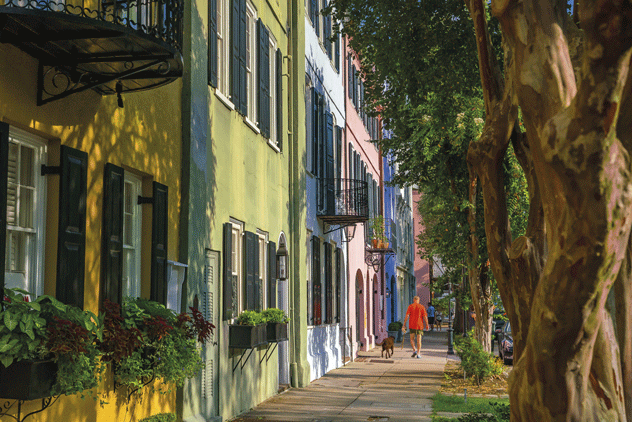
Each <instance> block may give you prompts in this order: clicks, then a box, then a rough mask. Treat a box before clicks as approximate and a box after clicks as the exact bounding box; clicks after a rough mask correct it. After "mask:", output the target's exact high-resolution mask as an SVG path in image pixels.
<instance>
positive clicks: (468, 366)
mask: <svg viewBox="0 0 632 422" xmlns="http://www.w3.org/2000/svg"><path fill="white" fill-rule="evenodd" d="M454 349H455V350H456V352H457V354H458V355H459V357H460V358H461V368H462V369H463V370H464V371H465V373H466V374H467V375H469V376H471V377H474V380H475V381H476V383H477V384H478V385H481V383H482V382H483V381H485V380H486V379H487V378H489V377H492V376H496V375H500V374H502V371H503V365H502V363H501V362H499V361H498V360H497V359H496V357H495V356H494V355H492V354H491V353H488V352H485V350H484V349H483V346H482V345H481V344H480V343H479V342H478V341H476V339H474V338H473V332H471V333H470V335H469V336H468V337H461V338H457V339H456V341H455V344H454Z"/></svg>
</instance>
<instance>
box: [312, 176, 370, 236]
mask: <svg viewBox="0 0 632 422" xmlns="http://www.w3.org/2000/svg"><path fill="white" fill-rule="evenodd" d="M317 197H318V201H317V202H318V212H317V215H318V217H319V218H320V219H322V220H323V221H324V222H326V223H328V224H330V225H343V226H344V225H350V224H355V223H361V222H363V221H366V220H367V219H368V218H369V187H368V183H367V182H365V181H362V180H356V179H342V178H322V179H318V190H317Z"/></svg>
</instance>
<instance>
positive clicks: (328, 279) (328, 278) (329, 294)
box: [324, 242, 334, 324]
mask: <svg viewBox="0 0 632 422" xmlns="http://www.w3.org/2000/svg"><path fill="white" fill-rule="evenodd" d="M331 258H332V247H331V243H329V242H325V260H324V261H325V303H326V305H325V306H326V308H325V324H331V323H333V318H334V314H333V303H334V292H333V278H332V277H333V274H332V268H331V264H332V262H331Z"/></svg>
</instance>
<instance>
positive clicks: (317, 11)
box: [312, 0, 320, 37]
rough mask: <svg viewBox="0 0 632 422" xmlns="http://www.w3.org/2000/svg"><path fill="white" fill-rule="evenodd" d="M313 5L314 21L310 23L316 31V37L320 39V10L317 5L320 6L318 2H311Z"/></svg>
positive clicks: (316, 0) (315, 0) (313, 0)
mask: <svg viewBox="0 0 632 422" xmlns="http://www.w3.org/2000/svg"><path fill="white" fill-rule="evenodd" d="M312 2H313V3H314V19H313V20H312V22H313V23H314V30H315V31H316V36H317V37H320V9H319V8H318V5H319V4H320V1H319V0H312Z"/></svg>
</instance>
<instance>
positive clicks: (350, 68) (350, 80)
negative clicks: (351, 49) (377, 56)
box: [347, 56, 353, 103]
mask: <svg viewBox="0 0 632 422" xmlns="http://www.w3.org/2000/svg"><path fill="white" fill-rule="evenodd" d="M348 61H349V66H348V70H347V79H348V81H347V86H348V90H349V99H351V102H352V103H353V60H351V56H349V60H348Z"/></svg>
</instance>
